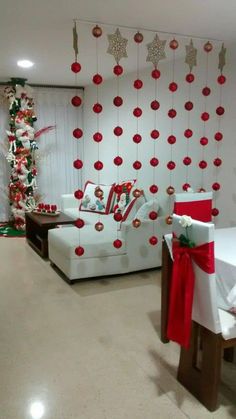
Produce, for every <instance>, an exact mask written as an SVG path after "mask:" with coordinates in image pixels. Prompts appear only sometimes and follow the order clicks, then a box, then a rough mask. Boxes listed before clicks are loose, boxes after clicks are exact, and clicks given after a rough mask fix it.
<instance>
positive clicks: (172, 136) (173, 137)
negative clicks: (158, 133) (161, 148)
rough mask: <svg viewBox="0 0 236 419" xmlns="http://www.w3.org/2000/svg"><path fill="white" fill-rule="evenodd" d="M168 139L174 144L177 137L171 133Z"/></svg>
mask: <svg viewBox="0 0 236 419" xmlns="http://www.w3.org/2000/svg"><path fill="white" fill-rule="evenodd" d="M167 141H168V143H169V144H171V145H172V144H174V143H176V137H175V136H174V135H169V137H168V138H167Z"/></svg>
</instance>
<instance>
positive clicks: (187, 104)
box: [184, 100, 193, 111]
mask: <svg viewBox="0 0 236 419" xmlns="http://www.w3.org/2000/svg"><path fill="white" fill-rule="evenodd" d="M184 107H185V109H186V111H191V110H192V109H193V102H190V100H189V101H188V102H186V103H185V105H184Z"/></svg>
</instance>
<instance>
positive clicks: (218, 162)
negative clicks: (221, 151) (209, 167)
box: [213, 157, 222, 167]
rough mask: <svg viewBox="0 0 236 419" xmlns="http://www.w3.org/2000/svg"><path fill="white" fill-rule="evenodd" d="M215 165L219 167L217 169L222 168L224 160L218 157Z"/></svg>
mask: <svg viewBox="0 0 236 419" xmlns="http://www.w3.org/2000/svg"><path fill="white" fill-rule="evenodd" d="M213 163H214V165H215V166H217V167H219V166H221V165H222V160H221V159H220V158H219V157H217V158H216V159H215V160H214V162H213Z"/></svg>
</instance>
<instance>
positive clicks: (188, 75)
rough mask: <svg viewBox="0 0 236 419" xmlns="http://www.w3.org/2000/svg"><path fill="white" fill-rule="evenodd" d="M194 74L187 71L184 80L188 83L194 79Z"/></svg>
mask: <svg viewBox="0 0 236 419" xmlns="http://www.w3.org/2000/svg"><path fill="white" fill-rule="evenodd" d="M194 78H195V77H194V75H193V74H192V73H189V74H187V76H186V77H185V80H186V81H187V82H188V83H192V82H193V81H194Z"/></svg>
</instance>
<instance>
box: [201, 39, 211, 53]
mask: <svg viewBox="0 0 236 419" xmlns="http://www.w3.org/2000/svg"><path fill="white" fill-rule="evenodd" d="M203 48H204V51H205V52H211V51H212V49H213V45H212V43H211V42H210V41H207V42H206V43H205V44H204V47H203Z"/></svg>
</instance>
